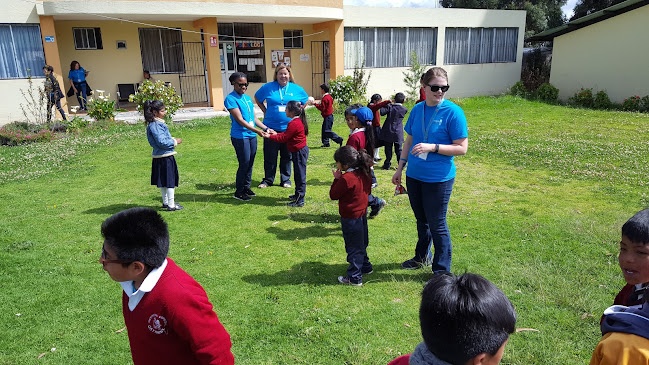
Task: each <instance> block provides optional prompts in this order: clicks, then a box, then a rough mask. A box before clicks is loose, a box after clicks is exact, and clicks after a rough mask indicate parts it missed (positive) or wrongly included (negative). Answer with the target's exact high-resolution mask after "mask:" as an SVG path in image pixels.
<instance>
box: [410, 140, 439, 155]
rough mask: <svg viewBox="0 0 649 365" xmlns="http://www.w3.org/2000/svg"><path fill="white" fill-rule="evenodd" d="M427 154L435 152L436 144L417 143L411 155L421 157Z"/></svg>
mask: <svg viewBox="0 0 649 365" xmlns="http://www.w3.org/2000/svg"><path fill="white" fill-rule="evenodd" d="M425 152H435V143H417V144H416V145H415V146H414V147H413V148H412V151H410V153H411V154H413V155H415V156H419V155H421V154H422V153H425Z"/></svg>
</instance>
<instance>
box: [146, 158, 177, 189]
mask: <svg viewBox="0 0 649 365" xmlns="http://www.w3.org/2000/svg"><path fill="white" fill-rule="evenodd" d="M151 185H155V186H157V187H159V188H175V187H177V186H178V165H177V164H176V159H175V158H174V156H167V157H162V158H154V159H153V161H152V162H151Z"/></svg>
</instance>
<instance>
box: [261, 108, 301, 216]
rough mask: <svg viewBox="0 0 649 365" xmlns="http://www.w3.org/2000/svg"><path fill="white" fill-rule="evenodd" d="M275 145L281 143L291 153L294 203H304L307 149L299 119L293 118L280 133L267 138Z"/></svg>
mask: <svg viewBox="0 0 649 365" xmlns="http://www.w3.org/2000/svg"><path fill="white" fill-rule="evenodd" d="M268 138H269V139H270V140H271V141H273V142H275V143H282V144H285V145H286V148H287V149H288V151H289V152H290V153H291V158H292V159H293V171H294V173H295V176H294V177H293V179H294V180H295V196H296V200H295V202H296V203H304V196H305V195H306V163H307V160H308V159H309V147H307V145H306V133H305V131H304V125H303V124H302V120H301V119H300V118H299V117H295V118H293V119H292V120H291V121H290V122H289V123H288V125H287V127H286V130H285V131H284V132H282V133H278V134H273V135H270V136H269V137H268Z"/></svg>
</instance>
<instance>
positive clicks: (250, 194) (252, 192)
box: [244, 188, 257, 196]
mask: <svg viewBox="0 0 649 365" xmlns="http://www.w3.org/2000/svg"><path fill="white" fill-rule="evenodd" d="M244 193H245V194H246V195H248V196H257V194H255V192H254V191H252V190H250V188H247V189H246V191H244Z"/></svg>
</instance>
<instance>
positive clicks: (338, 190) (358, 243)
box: [329, 146, 373, 286]
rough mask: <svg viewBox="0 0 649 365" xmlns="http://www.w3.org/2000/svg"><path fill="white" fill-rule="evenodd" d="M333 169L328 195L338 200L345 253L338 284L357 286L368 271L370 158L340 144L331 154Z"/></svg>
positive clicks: (361, 282) (370, 269) (364, 153)
mask: <svg viewBox="0 0 649 365" xmlns="http://www.w3.org/2000/svg"><path fill="white" fill-rule="evenodd" d="M334 160H336V167H337V169H336V170H332V172H333V175H334V181H333V183H332V184H331V188H330V189H329V197H330V198H331V199H332V200H338V212H339V213H340V224H341V226H342V231H343V238H344V240H345V251H346V252H347V262H348V263H349V267H348V268H347V275H346V276H339V277H338V281H339V282H340V283H341V284H346V285H353V286H361V285H363V274H371V273H372V271H373V270H372V264H371V263H370V260H369V258H368V257H367V245H368V243H369V238H368V232H367V199H368V195H369V194H370V192H371V190H372V188H371V184H372V180H371V177H370V176H371V169H370V168H371V166H372V157H370V156H369V155H368V154H367V153H366V152H365V150H364V149H361V150H359V151H357V150H356V149H354V147H352V146H345V147H341V148H339V149H338V150H336V152H335V153H334Z"/></svg>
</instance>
